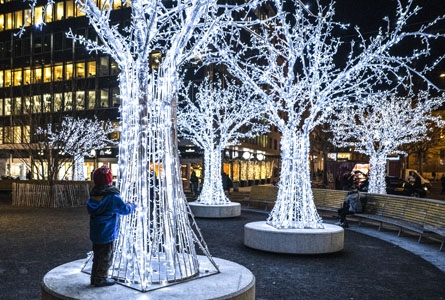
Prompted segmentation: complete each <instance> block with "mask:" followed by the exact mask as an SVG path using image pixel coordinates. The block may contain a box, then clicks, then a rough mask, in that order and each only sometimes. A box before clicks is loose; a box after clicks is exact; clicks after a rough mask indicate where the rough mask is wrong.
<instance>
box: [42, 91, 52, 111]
mask: <svg viewBox="0 0 445 300" xmlns="http://www.w3.org/2000/svg"><path fill="white" fill-rule="evenodd" d="M43 112H51V95H50V94H45V95H43Z"/></svg>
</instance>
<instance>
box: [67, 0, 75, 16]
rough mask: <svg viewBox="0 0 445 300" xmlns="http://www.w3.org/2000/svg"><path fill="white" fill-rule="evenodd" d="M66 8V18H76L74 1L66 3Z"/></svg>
mask: <svg viewBox="0 0 445 300" xmlns="http://www.w3.org/2000/svg"><path fill="white" fill-rule="evenodd" d="M65 7H66V16H65V17H66V18H67V19H68V18H72V17H74V1H72V0H69V1H66V2H65Z"/></svg>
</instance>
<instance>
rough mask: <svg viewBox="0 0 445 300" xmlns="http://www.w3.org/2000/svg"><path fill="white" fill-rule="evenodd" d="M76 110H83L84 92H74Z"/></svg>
mask: <svg viewBox="0 0 445 300" xmlns="http://www.w3.org/2000/svg"><path fill="white" fill-rule="evenodd" d="M76 109H77V110H83V109H85V92H84V91H77V92H76Z"/></svg>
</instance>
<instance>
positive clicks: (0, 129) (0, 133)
mask: <svg viewBox="0 0 445 300" xmlns="http://www.w3.org/2000/svg"><path fill="white" fill-rule="evenodd" d="M0 144H3V127H0Z"/></svg>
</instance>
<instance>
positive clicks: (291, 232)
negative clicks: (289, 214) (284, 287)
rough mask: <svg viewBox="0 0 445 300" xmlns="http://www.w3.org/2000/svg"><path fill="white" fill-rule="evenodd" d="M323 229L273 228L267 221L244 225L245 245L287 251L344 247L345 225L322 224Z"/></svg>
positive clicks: (326, 250)
mask: <svg viewBox="0 0 445 300" xmlns="http://www.w3.org/2000/svg"><path fill="white" fill-rule="evenodd" d="M323 225H324V226H325V228H324V229H276V228H274V227H272V226H270V225H267V224H266V221H259V222H252V223H247V224H246V225H244V245H246V246H247V247H250V248H254V249H258V250H263V251H268V252H275V253H289V254H323V253H332V252H338V251H341V250H343V246H344V229H343V228H342V227H340V226H336V225H331V224H323Z"/></svg>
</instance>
